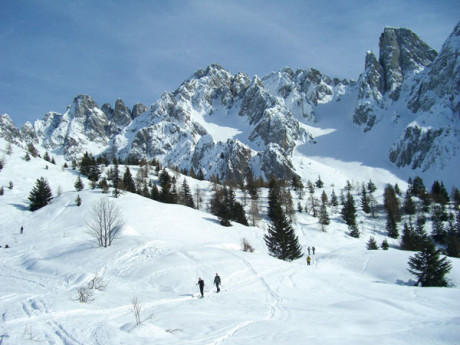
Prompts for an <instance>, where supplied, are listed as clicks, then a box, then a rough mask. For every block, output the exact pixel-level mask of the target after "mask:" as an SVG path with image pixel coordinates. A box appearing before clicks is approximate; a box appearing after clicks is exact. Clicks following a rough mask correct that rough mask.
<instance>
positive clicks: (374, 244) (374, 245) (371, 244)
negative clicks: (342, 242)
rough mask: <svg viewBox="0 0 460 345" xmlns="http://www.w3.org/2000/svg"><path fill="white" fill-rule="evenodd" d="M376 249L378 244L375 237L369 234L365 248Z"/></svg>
mask: <svg viewBox="0 0 460 345" xmlns="http://www.w3.org/2000/svg"><path fill="white" fill-rule="evenodd" d="M377 249H379V246H378V245H377V242H376V241H375V238H374V237H373V236H371V237H370V238H369V241H367V250H377Z"/></svg>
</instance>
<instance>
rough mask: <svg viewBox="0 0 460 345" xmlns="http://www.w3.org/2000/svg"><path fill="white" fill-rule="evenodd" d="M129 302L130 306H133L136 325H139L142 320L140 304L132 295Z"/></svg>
mask: <svg viewBox="0 0 460 345" xmlns="http://www.w3.org/2000/svg"><path fill="white" fill-rule="evenodd" d="M131 303H132V308H133V309H132V311H133V314H134V317H135V318H136V325H137V326H139V325H140V324H141V323H142V320H141V310H142V306H141V304H140V302H139V299H138V298H137V297H133V298H132V299H131Z"/></svg>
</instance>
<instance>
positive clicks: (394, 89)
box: [379, 27, 437, 100]
mask: <svg viewBox="0 0 460 345" xmlns="http://www.w3.org/2000/svg"><path fill="white" fill-rule="evenodd" d="M379 50H380V58H379V60H380V64H381V65H382V67H383V70H384V73H385V92H387V93H389V96H390V98H392V99H393V100H398V99H399V95H400V91H401V84H402V82H403V80H404V79H405V78H406V77H407V76H409V75H410V74H412V73H413V72H420V71H421V70H423V69H424V68H425V67H427V66H429V65H430V64H431V63H432V62H433V61H434V59H435V58H436V56H437V53H436V51H435V50H434V49H432V48H430V47H429V46H428V45H427V44H426V43H425V42H423V41H422V40H421V39H420V38H419V37H418V36H417V35H416V34H414V33H413V32H412V31H410V30H408V29H402V28H391V27H387V28H385V30H384V32H383V33H382V35H381V36H380V43H379Z"/></svg>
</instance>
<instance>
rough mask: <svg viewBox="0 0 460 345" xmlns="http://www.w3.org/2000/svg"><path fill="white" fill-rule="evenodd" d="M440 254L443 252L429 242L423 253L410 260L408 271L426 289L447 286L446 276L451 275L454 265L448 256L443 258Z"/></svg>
mask: <svg viewBox="0 0 460 345" xmlns="http://www.w3.org/2000/svg"><path fill="white" fill-rule="evenodd" d="M440 254H441V251H440V250H436V248H435V246H434V244H433V243H432V242H429V243H427V245H426V247H425V248H424V249H423V250H422V251H420V252H418V253H416V254H415V255H414V256H413V257H410V258H409V262H408V264H409V269H408V271H409V272H410V273H412V274H413V275H415V276H416V277H417V278H418V279H417V284H421V285H422V286H424V287H427V286H447V281H446V279H445V278H444V276H445V275H446V274H447V273H449V271H450V270H451V268H452V264H451V262H450V261H449V260H448V259H447V257H446V256H445V257H444V258H441V257H440Z"/></svg>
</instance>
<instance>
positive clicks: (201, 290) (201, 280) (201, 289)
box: [196, 278, 204, 297]
mask: <svg viewBox="0 0 460 345" xmlns="http://www.w3.org/2000/svg"><path fill="white" fill-rule="evenodd" d="M196 285H199V286H200V293H201V297H203V296H204V280H203V279H201V278H198V283H197V284H196Z"/></svg>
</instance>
